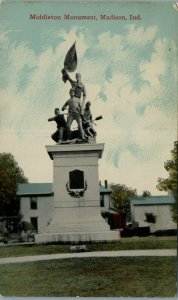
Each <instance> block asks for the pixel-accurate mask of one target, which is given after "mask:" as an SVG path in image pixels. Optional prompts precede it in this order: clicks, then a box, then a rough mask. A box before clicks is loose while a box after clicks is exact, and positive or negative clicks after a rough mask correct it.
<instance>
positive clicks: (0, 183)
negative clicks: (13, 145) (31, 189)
mask: <svg viewBox="0 0 178 300" xmlns="http://www.w3.org/2000/svg"><path fill="white" fill-rule="evenodd" d="M26 182H28V180H27V178H26V177H25V176H24V172H23V170H22V169H21V168H20V167H19V166H18V163H17V162H16V160H15V159H14V157H13V155H12V154H11V153H0V215H1V216H12V215H16V214H17V213H18V210H19V202H18V199H17V197H16V192H17V188H18V184H19V183H26Z"/></svg>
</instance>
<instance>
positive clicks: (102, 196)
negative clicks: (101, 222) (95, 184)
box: [100, 194, 104, 207]
mask: <svg viewBox="0 0 178 300" xmlns="http://www.w3.org/2000/svg"><path fill="white" fill-rule="evenodd" d="M100 206H101V207H104V194H100Z"/></svg>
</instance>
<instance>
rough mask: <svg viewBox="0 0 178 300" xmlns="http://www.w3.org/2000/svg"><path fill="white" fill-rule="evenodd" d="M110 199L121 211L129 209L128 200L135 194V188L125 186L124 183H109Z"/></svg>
mask: <svg viewBox="0 0 178 300" xmlns="http://www.w3.org/2000/svg"><path fill="white" fill-rule="evenodd" d="M110 188H111V190H112V200H113V204H114V207H115V208H117V209H118V210H121V211H122V212H129V211H130V200H131V198H133V197H136V196H137V190H136V189H134V190H133V189H132V188H130V187H127V186H126V185H124V184H113V183H112V184H111V185H110Z"/></svg>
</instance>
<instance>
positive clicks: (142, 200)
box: [131, 196, 175, 205]
mask: <svg viewBox="0 0 178 300" xmlns="http://www.w3.org/2000/svg"><path fill="white" fill-rule="evenodd" d="M174 202H175V199H174V197H173V196H150V197H140V196H138V197H137V198H135V199H132V200H131V204H133V205H163V204H173V203H174Z"/></svg>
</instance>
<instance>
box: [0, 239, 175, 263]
mask: <svg viewBox="0 0 178 300" xmlns="http://www.w3.org/2000/svg"><path fill="white" fill-rule="evenodd" d="M176 247H177V239H176V237H151V236H150V237H146V238H126V239H124V238H123V239H121V240H120V241H118V242H113V243H92V244H87V248H88V250H89V251H112V250H133V249H176ZM69 251H70V245H57V244H55V245H20V246H15V245H14V246H7V247H0V257H1V258H2V257H10V256H25V255H38V254H56V253H68V252H69Z"/></svg>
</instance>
